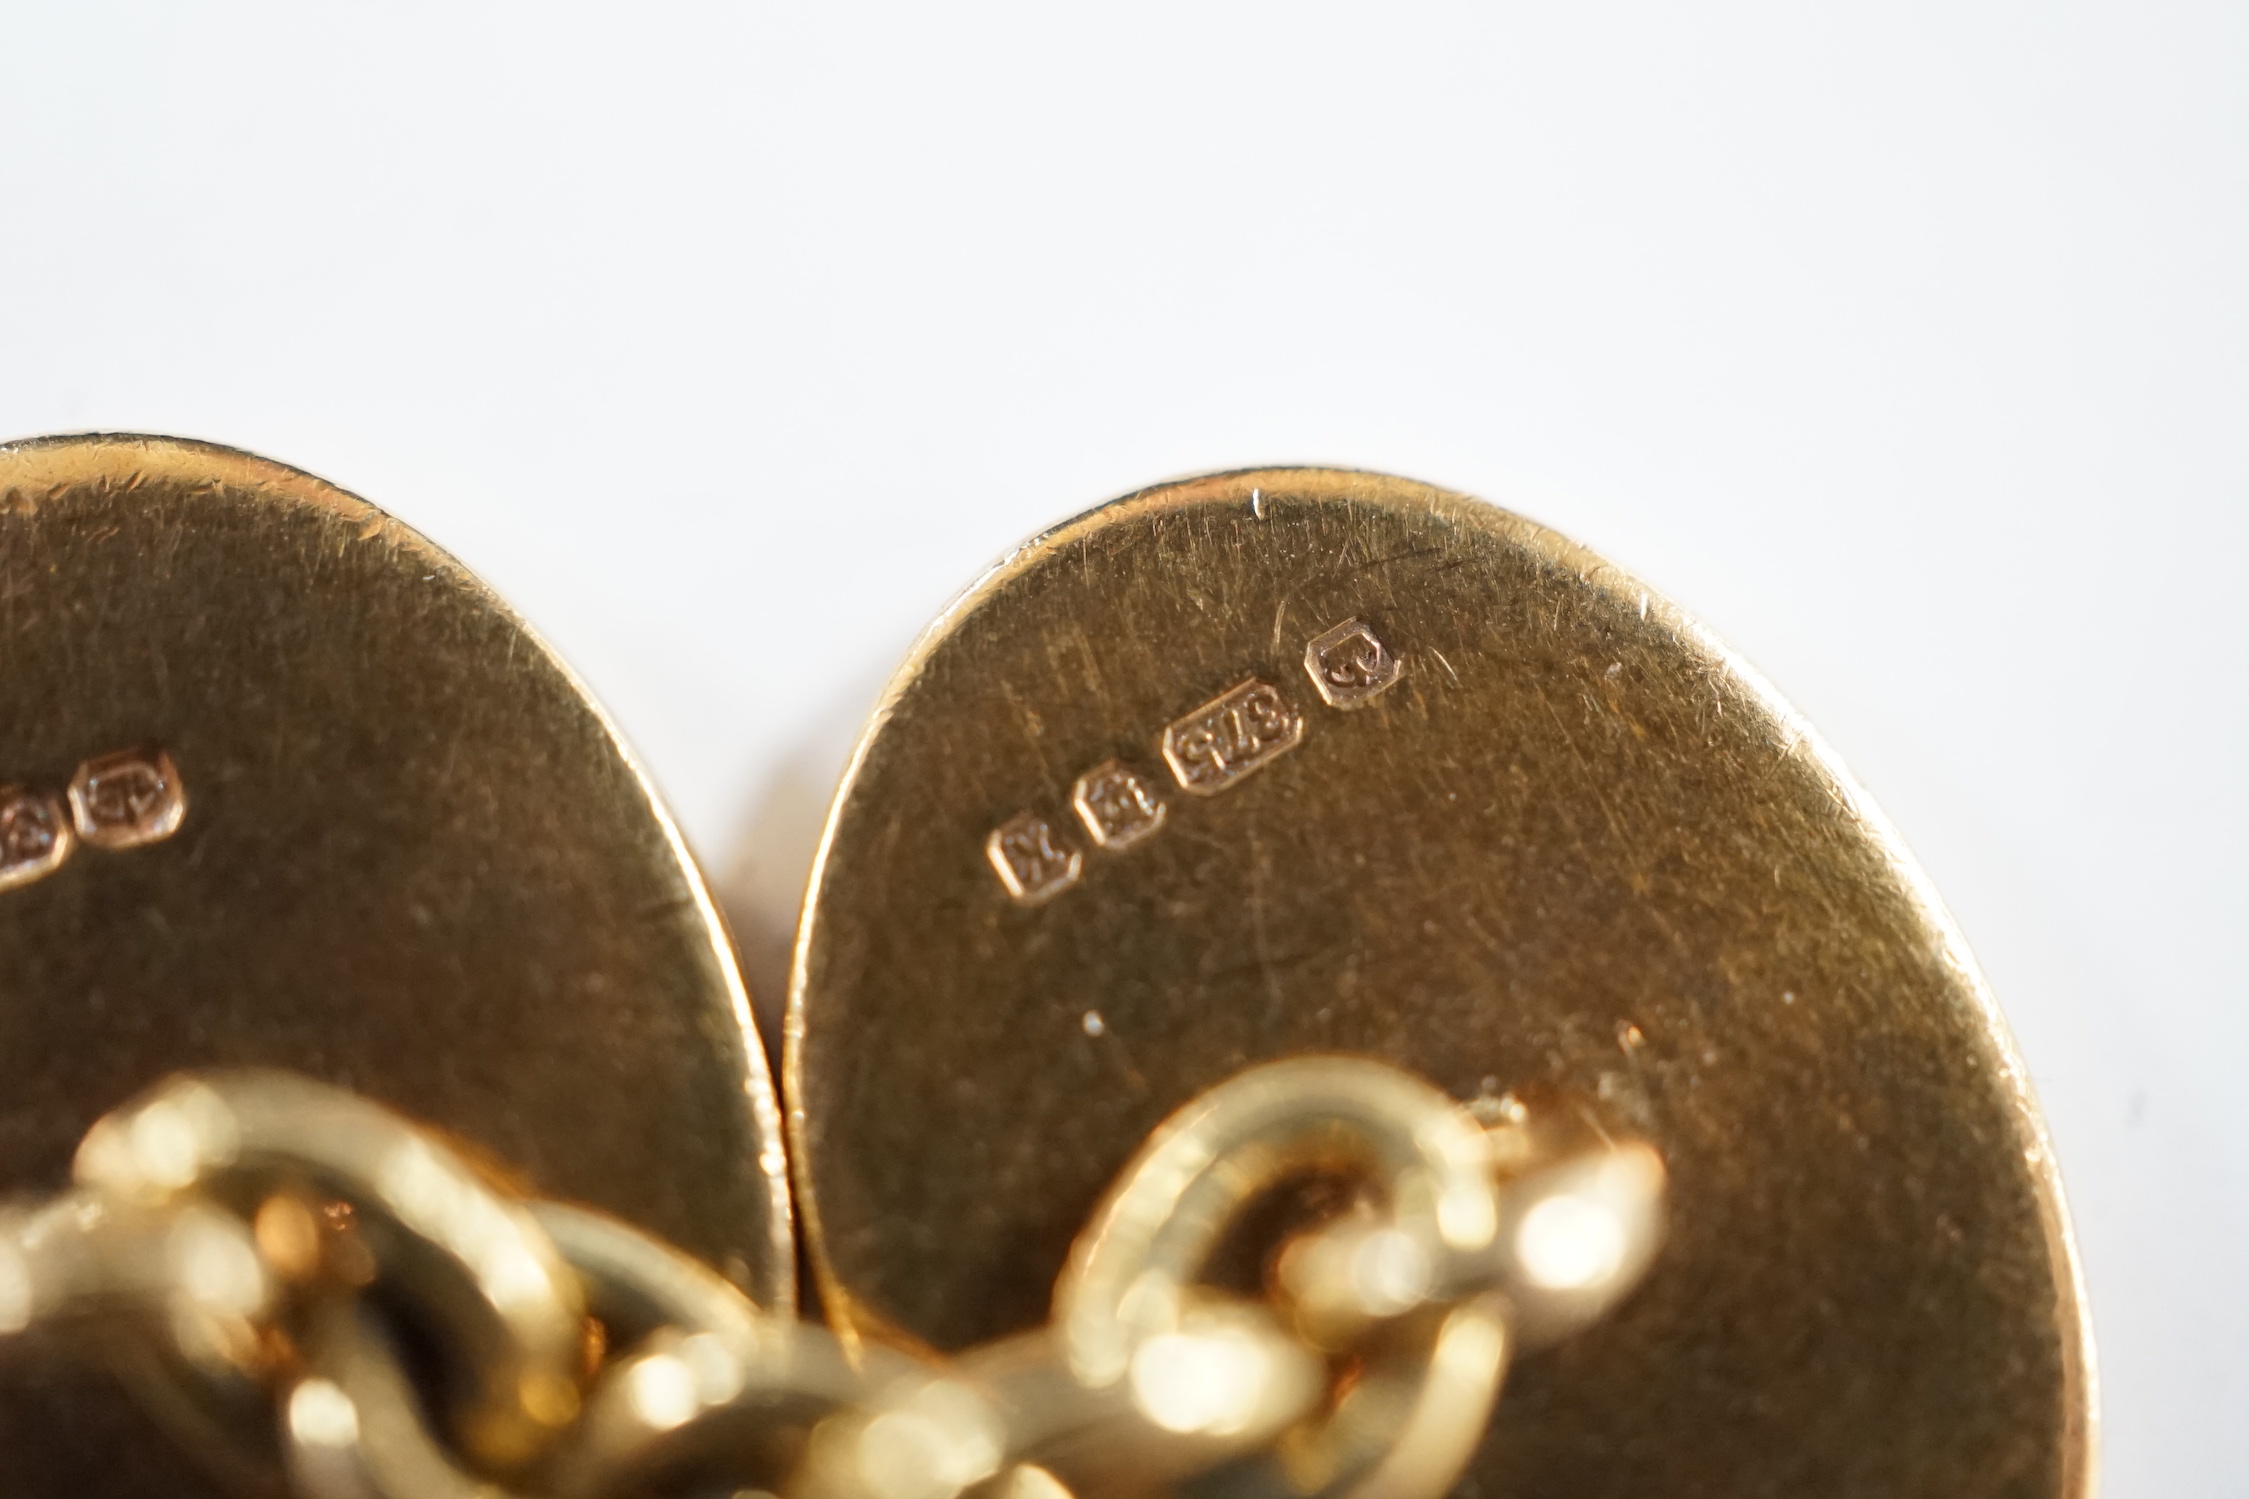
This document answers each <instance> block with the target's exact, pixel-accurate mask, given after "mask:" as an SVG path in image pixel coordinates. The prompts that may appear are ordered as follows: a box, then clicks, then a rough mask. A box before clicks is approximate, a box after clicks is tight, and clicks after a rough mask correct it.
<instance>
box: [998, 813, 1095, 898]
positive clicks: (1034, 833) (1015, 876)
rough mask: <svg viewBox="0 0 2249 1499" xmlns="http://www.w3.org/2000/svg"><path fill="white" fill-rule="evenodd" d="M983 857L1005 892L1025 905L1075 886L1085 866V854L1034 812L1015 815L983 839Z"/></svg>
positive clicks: (1051, 896)
mask: <svg viewBox="0 0 2249 1499" xmlns="http://www.w3.org/2000/svg"><path fill="white" fill-rule="evenodd" d="M984 857H986V858H987V859H990V860H991V861H992V868H993V869H994V870H995V871H997V872H998V874H999V877H1000V883H1001V884H1003V885H1005V886H1006V887H1007V893H1008V894H1009V895H1012V896H1014V897H1015V898H1016V899H1017V900H1019V901H1021V902H1022V903H1023V904H1024V905H1027V906H1035V905H1037V904H1039V902H1041V901H1044V900H1050V899H1052V898H1053V897H1055V896H1057V895H1060V894H1061V893H1062V892H1063V891H1065V890H1067V889H1069V888H1070V887H1071V886H1072V885H1075V884H1076V883H1077V882H1078V873H1079V871H1080V870H1082V869H1083V868H1084V867H1085V855H1084V854H1083V853H1081V852H1079V851H1078V850H1077V849H1075V848H1073V847H1071V846H1070V844H1069V843H1068V842H1066V841H1064V840H1063V839H1061V838H1060V837H1059V836H1058V835H1057V834H1056V833H1055V831H1054V827H1053V825H1052V824H1050V823H1049V822H1048V821H1047V820H1046V819H1045V818H1043V817H1041V816H1039V815H1038V814H1037V813H1036V812H1018V813H1016V814H1015V815H1014V816H1013V817H1010V818H1009V819H1008V820H1007V821H1005V822H1003V823H1001V824H1000V825H999V826H998V827H996V828H994V829H992V834H991V836H990V837H988V838H986V839H985V840H984Z"/></svg>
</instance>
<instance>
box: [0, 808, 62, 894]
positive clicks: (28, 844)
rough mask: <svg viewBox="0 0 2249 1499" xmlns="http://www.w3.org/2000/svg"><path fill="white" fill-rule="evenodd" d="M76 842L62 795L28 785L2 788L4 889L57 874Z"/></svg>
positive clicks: (0, 872) (0, 884) (0, 878)
mask: <svg viewBox="0 0 2249 1499" xmlns="http://www.w3.org/2000/svg"><path fill="white" fill-rule="evenodd" d="M74 841H75V840H74V839H73V837H72V834H71V831H70V818H69V816H68V815H67V814H66V813H65V812H64V811H63V809H62V798H60V797H58V796H53V795H50V794H49V793H47V792H44V791H33V790H31V789H30V788H29V787H25V786H6V787H0V890H13V889H14V888H15V887H16V886H18V885H28V884H30V883H31V882H32V881H33V880H38V879H44V878H46V877H47V876H48V875H50V874H53V873H54V872H55V871H56V870H57V869H59V868H60V867H61V866H62V861H63V860H65V859H67V858H69V857H70V850H71V846H72V843H73V842H74Z"/></svg>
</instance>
